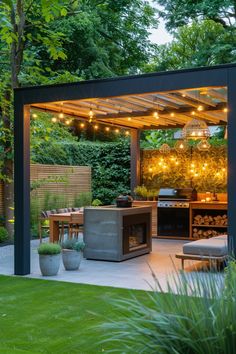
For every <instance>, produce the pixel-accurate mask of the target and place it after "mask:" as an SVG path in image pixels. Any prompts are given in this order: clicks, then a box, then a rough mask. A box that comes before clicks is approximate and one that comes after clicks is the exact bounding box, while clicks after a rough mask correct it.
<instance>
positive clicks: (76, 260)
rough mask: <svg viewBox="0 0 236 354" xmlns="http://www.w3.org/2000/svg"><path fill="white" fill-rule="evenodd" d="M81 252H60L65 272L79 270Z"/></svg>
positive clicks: (65, 250)
mask: <svg viewBox="0 0 236 354" xmlns="http://www.w3.org/2000/svg"><path fill="white" fill-rule="evenodd" d="M82 256H83V254H82V252H80V251H79V252H78V251H75V250H68V249H63V250H62V261H63V264H64V267H65V270H77V269H79V266H80V262H81V259H82Z"/></svg>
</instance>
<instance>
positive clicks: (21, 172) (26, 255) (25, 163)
mask: <svg viewBox="0 0 236 354" xmlns="http://www.w3.org/2000/svg"><path fill="white" fill-rule="evenodd" d="M29 137H30V108H29V106H23V104H22V101H21V100H20V99H19V97H18V95H17V94H16V95H15V121H14V139H15V140H14V197H15V225H14V228H15V235H14V243H15V254H14V260H15V262H14V271H15V274H17V275H25V274H29V273H30V141H29V140H30V139H29Z"/></svg>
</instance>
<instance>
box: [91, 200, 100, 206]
mask: <svg viewBox="0 0 236 354" xmlns="http://www.w3.org/2000/svg"><path fill="white" fill-rule="evenodd" d="M99 205H102V202H101V200H100V199H94V200H93V201H92V206H99Z"/></svg>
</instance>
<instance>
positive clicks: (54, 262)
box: [39, 253, 61, 276]
mask: <svg viewBox="0 0 236 354" xmlns="http://www.w3.org/2000/svg"><path fill="white" fill-rule="evenodd" d="M60 261H61V254H60V253H59V254H53V255H49V254H39V267H40V270H41V273H42V275H45V276H49V275H57V273H58V270H59V267H60Z"/></svg>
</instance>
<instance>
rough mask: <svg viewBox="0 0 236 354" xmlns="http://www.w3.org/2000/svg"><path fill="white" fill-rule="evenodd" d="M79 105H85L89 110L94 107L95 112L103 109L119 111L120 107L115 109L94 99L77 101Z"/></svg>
mask: <svg viewBox="0 0 236 354" xmlns="http://www.w3.org/2000/svg"><path fill="white" fill-rule="evenodd" d="M68 103H69V104H70V102H69V101H68ZM66 104H67V102H64V105H66ZM77 104H78V105H79V106H81V105H82V106H85V107H87V109H88V110H90V109H92V110H93V111H94V112H96V111H97V110H100V111H103V112H104V113H118V112H119V110H118V109H114V108H110V107H107V106H105V105H103V104H101V102H99V101H94V102H86V101H80V102H78V103H76V105H77Z"/></svg>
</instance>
